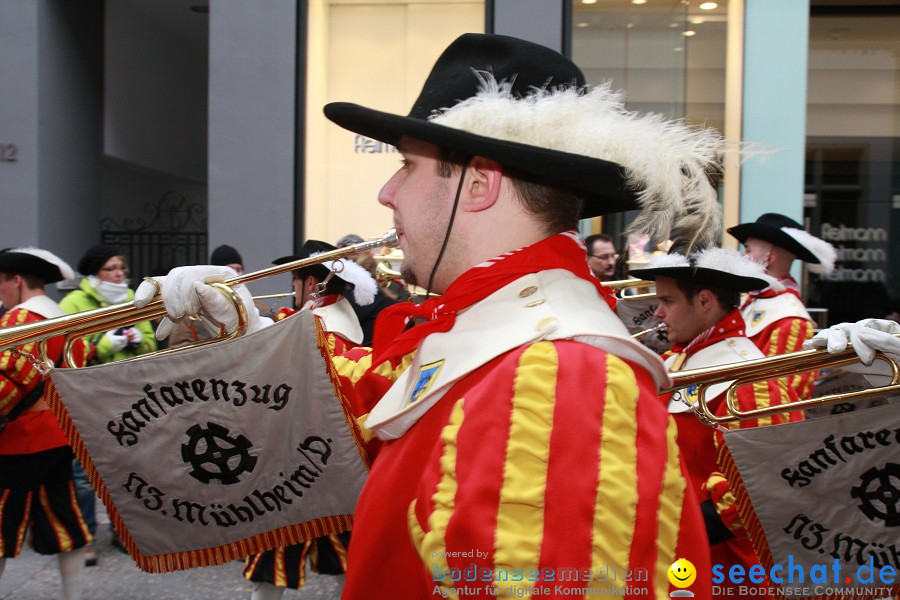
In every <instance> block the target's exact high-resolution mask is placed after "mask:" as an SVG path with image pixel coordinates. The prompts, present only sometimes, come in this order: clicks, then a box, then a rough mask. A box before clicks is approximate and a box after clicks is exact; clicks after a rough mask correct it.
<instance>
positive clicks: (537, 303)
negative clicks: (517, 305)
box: [525, 300, 544, 308]
mask: <svg viewBox="0 0 900 600" xmlns="http://www.w3.org/2000/svg"><path fill="white" fill-rule="evenodd" d="M543 303H544V301H543V300H532V301H531V302H529V303H528V304H526V305H525V306H526V307H527V308H531V307H532V306H540V305H541V304H543Z"/></svg>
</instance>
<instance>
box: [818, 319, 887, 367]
mask: <svg viewBox="0 0 900 600" xmlns="http://www.w3.org/2000/svg"><path fill="white" fill-rule="evenodd" d="M894 333H900V325H898V324H897V323H896V322H895V321H888V320H887V319H863V320H862V321H857V322H856V323H839V324H837V325H833V326H831V327H829V328H828V329H823V330H822V331H820V332H819V333H817V334H816V335H815V336H814V337H813V338H812V339H809V340H807V341H806V342H804V343H803V347H804V348H826V349H827V350H828V352H830V353H831V354H835V353H838V352H843V351H844V350H846V349H847V342H848V341H849V342H850V343H852V344H853V350H854V351H856V354H857V355H858V356H859V359H860V360H861V361H862V363H863V364H865V365H871V364H872V361H873V360H874V359H875V352H876V351H881V352H883V353H884V354H886V355H887V356H888V357H890V358H892V359H894V360H900V338H896V337H894V336H893V335H891V334H894Z"/></svg>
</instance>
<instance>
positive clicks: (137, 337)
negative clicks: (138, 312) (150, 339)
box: [122, 327, 144, 346]
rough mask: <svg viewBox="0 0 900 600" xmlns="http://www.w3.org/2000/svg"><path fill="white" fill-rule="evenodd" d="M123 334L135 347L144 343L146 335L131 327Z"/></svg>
mask: <svg viewBox="0 0 900 600" xmlns="http://www.w3.org/2000/svg"><path fill="white" fill-rule="evenodd" d="M122 333H123V334H125V336H126V337H127V338H128V341H129V342H130V343H132V344H134V345H135V346H137V345H139V344H140V343H141V342H143V341H144V335H143V334H142V333H141V330H140V329H138V328H137V327H129V328H128V329H125V330H124V331H122Z"/></svg>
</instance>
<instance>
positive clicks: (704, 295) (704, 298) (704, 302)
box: [697, 290, 716, 312]
mask: <svg viewBox="0 0 900 600" xmlns="http://www.w3.org/2000/svg"><path fill="white" fill-rule="evenodd" d="M697 299H698V300H699V301H700V308H702V309H703V311H704V312H707V311H709V310H710V309H711V308H713V307H714V306H715V305H716V297H715V295H714V294H713V293H712V292H711V291H710V290H700V291H699V292H697Z"/></svg>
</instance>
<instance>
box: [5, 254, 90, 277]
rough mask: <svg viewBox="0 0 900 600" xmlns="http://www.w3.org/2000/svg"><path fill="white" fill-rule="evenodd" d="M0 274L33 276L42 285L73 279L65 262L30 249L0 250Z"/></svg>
mask: <svg viewBox="0 0 900 600" xmlns="http://www.w3.org/2000/svg"><path fill="white" fill-rule="evenodd" d="M0 272H3V273H13V274H16V275H34V276H36V277H40V278H41V279H43V280H44V283H54V282H56V281H62V280H63V279H75V272H74V271H72V267H70V266H69V264H68V263H67V262H66V261H64V260H63V259H61V258H60V257H58V256H56V255H55V254H53V253H52V252H49V251H47V250H42V249H40V248H31V247H28V248H4V249H3V250H0Z"/></svg>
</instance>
